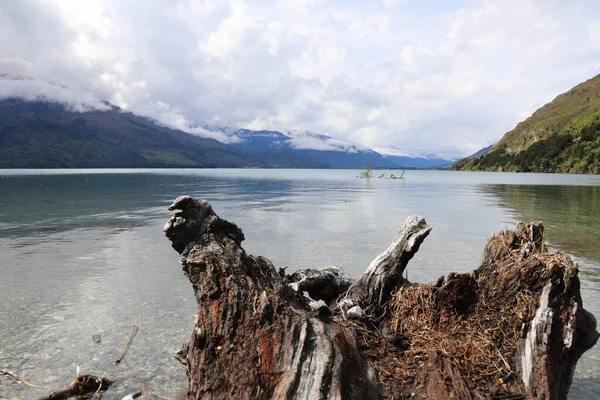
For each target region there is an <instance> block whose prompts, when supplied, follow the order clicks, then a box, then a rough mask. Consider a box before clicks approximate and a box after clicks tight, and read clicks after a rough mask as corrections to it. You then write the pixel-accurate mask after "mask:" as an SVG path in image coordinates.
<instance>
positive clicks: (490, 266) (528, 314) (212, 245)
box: [165, 196, 599, 400]
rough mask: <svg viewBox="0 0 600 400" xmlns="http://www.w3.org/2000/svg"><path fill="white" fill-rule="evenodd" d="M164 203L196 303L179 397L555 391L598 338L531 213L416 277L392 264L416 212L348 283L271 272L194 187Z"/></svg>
mask: <svg viewBox="0 0 600 400" xmlns="http://www.w3.org/2000/svg"><path fill="white" fill-rule="evenodd" d="M169 209H170V210H180V211H179V212H177V213H176V214H175V215H173V217H171V219H170V220H169V221H168V222H167V224H166V225H165V233H166V235H167V237H168V238H169V239H170V240H171V242H172V244H173V248H174V249H175V250H177V251H178V252H179V253H180V254H181V255H182V257H181V264H182V266H183V271H184V274H185V275H186V276H187V277H188V278H189V280H190V282H191V283H192V285H193V288H194V293H195V295H196V300H197V302H198V312H197V314H196V321H195V324H194V330H193V333H192V336H191V338H190V340H189V342H188V343H187V348H184V349H182V351H181V352H180V356H182V357H185V360H186V364H187V374H188V380H189V393H188V398H189V399H211V400H216V399H230V398H236V399H251V398H252V399H255V398H256V399H283V398H286V399H292V398H293V399H326V398H327V399H366V398H368V399H378V398H389V399H393V398H395V399H401V398H415V397H416V398H429V399H432V398H435V399H442V398H460V399H485V398H488V399H519V398H527V399H529V398H542V397H543V398H546V399H564V398H566V394H567V392H568V388H569V385H570V383H571V379H572V376H573V371H574V369H575V364H576V362H577V360H578V358H579V357H580V356H581V354H583V352H585V351H586V350H587V349H589V348H590V347H592V346H593V345H594V344H595V343H596V341H597V340H598V336H599V335H598V332H596V330H595V328H596V321H595V319H594V317H593V316H592V315H591V314H590V313H588V312H587V311H585V310H584V309H583V305H582V302H581V295H580V292H579V280H578V278H577V265H576V264H575V263H573V262H572V261H571V260H570V258H568V257H566V256H564V255H562V254H560V253H546V252H545V249H544V246H543V243H542V242H543V239H542V238H543V236H544V235H543V226H542V225H541V224H540V223H534V224H527V225H525V224H519V225H518V226H517V229H516V230H515V231H503V232H501V233H500V234H499V235H498V236H493V237H492V238H491V239H490V241H489V242H488V245H487V246H486V248H485V251H484V258H483V262H482V265H481V267H479V268H478V269H477V270H476V271H475V272H474V273H473V274H450V275H449V276H448V277H446V278H441V279H440V280H439V281H438V283H437V284H436V285H418V284H411V283H410V282H408V281H406V280H405V279H404V278H403V277H402V272H403V271H404V269H405V268H406V265H407V263H408V261H409V260H410V259H411V258H412V256H413V255H414V253H415V252H416V251H417V250H418V248H419V245H420V244H421V243H422V241H423V240H424V239H425V237H426V236H427V235H428V234H429V232H430V230H431V228H430V227H429V226H428V225H427V224H426V223H425V220H424V219H423V218H422V217H411V218H409V219H407V221H406V222H405V223H404V225H403V226H402V228H401V230H400V232H399V234H398V236H397V238H396V239H395V240H394V242H393V243H392V245H391V246H390V248H388V250H386V251H385V252H384V253H382V254H381V255H380V256H379V257H377V258H376V259H375V260H374V261H373V263H371V265H370V266H369V268H368V269H367V271H366V272H365V274H364V275H363V276H362V277H361V278H360V279H359V280H358V281H357V282H352V281H351V280H348V279H346V278H344V277H343V274H342V273H341V272H340V271H339V269H331V268H329V269H327V270H322V271H317V270H307V271H299V272H296V273H294V274H291V275H287V276H281V275H280V274H278V273H277V271H276V270H275V268H274V267H273V265H272V264H271V263H270V262H269V261H268V260H267V259H265V258H262V257H253V256H250V255H248V254H246V252H245V251H244V250H243V248H242V247H241V242H242V241H243V240H244V235H243V233H242V231H241V230H240V229H239V228H238V227H237V226H236V225H235V224H233V223H230V222H227V221H225V220H223V219H221V218H219V217H218V216H217V215H216V214H215V213H214V211H213V210H212V208H211V206H210V204H209V203H208V202H206V201H204V200H197V199H194V198H191V197H188V196H182V197H179V198H177V199H176V200H175V202H174V203H173V204H172V205H171V207H169ZM282 275H285V274H282ZM348 287H349V289H348Z"/></svg>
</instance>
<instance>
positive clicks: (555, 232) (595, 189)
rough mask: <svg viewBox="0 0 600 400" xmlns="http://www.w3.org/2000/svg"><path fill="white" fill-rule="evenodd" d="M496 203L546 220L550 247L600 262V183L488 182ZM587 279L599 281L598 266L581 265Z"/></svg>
mask: <svg viewBox="0 0 600 400" xmlns="http://www.w3.org/2000/svg"><path fill="white" fill-rule="evenodd" d="M487 189H488V190H489V191H490V192H491V193H493V194H494V195H495V196H497V197H498V204H499V205H500V206H501V207H504V208H506V209H508V210H513V212H514V213H515V214H516V216H515V217H516V218H518V219H520V220H523V221H533V220H540V221H543V222H545V224H546V228H547V240H548V242H549V244H550V245H551V246H552V247H555V248H557V249H560V250H563V251H566V252H568V253H570V254H573V255H575V256H576V257H579V258H582V259H583V260H584V264H591V265H594V266H598V265H600V246H598V243H600V228H599V227H600V187H599V186H537V185H528V186H521V185H489V186H487ZM582 273H584V274H586V276H587V278H588V279H593V280H595V281H600V269H599V268H582Z"/></svg>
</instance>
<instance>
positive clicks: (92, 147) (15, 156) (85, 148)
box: [0, 97, 445, 168]
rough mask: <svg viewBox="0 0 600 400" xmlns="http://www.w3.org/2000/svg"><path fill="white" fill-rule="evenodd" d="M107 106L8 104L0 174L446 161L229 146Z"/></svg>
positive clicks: (339, 148)
mask: <svg viewBox="0 0 600 400" xmlns="http://www.w3.org/2000/svg"><path fill="white" fill-rule="evenodd" d="M104 108H105V109H104V110H98V109H95V110H91V111H90V110H88V111H84V112H80V111H75V110H73V109H72V108H70V107H69V106H67V105H64V104H62V103H58V102H53V101H47V100H43V101H42V100H36V101H30V100H23V99H21V98H18V97H9V98H6V99H4V100H0V168H167V167H194V168H210V167H222V168H226V167H229V168H239V167H262V168H364V167H365V166H366V165H367V164H371V166H372V167H374V168H377V167H379V168H397V167H403V166H416V167H423V166H425V167H428V166H430V165H429V164H427V163H430V164H434V165H435V164H436V163H437V165H439V164H443V163H445V160H436V159H431V160H430V159H419V158H414V159H413V158H408V157H406V158H403V159H402V160H400V159H395V158H394V157H389V156H383V155H381V154H379V153H377V152H375V151H373V150H368V149H358V148H356V147H355V146H353V145H352V144H350V143H347V142H344V141H340V140H336V139H332V138H330V137H329V136H326V135H319V134H312V133H310V132H306V131H304V132H287V133H282V132H277V131H250V130H247V129H238V130H232V129H229V128H224V130H220V131H221V133H225V134H227V135H229V136H231V137H232V139H233V136H235V140H232V144H225V143H222V142H219V141H217V140H213V139H206V138H201V137H198V136H194V135H191V134H188V133H186V132H182V131H179V130H174V129H170V128H167V127H165V126H162V125H160V124H158V123H157V122H156V121H153V120H151V119H148V118H144V117H140V116H137V115H134V114H132V113H130V112H125V111H123V110H121V109H119V108H118V107H115V106H112V105H110V104H109V103H104ZM421 164H423V165H421Z"/></svg>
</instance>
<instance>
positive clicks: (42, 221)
mask: <svg viewBox="0 0 600 400" xmlns="http://www.w3.org/2000/svg"><path fill="white" fill-rule="evenodd" d="M87 172H88V171H84V172H78V171H67V172H65V171H59V172H58V173H54V174H53V173H49V172H48V173H47V172H44V171H42V172H40V173H39V174H38V173H37V172H31V173H27V174H19V173H18V172H11V173H10V174H6V176H0V193H1V196H0V265H1V266H2V268H0V289H1V290H0V305H1V307H0V338H2V346H0V366H3V367H7V368H10V369H13V370H15V371H21V372H23V371H24V372H25V373H26V376H25V377H26V378H32V379H33V380H35V378H40V379H41V378H43V379H44V382H41V383H47V384H50V385H54V386H57V385H58V386H60V385H62V384H64V383H65V382H66V383H68V382H69V381H70V380H71V379H72V377H73V373H74V370H75V365H76V364H79V365H81V366H82V367H83V368H84V369H85V370H86V371H87V372H91V373H96V374H106V375H107V376H110V377H114V376H116V375H119V374H122V373H123V372H124V371H123V370H122V369H119V368H118V367H115V366H114V364H113V363H112V361H113V360H114V357H116V355H117V354H118V352H119V351H120V349H121V348H122V346H123V343H124V341H125V340H126V338H127V337H128V335H129V332H130V329H131V325H132V324H133V323H136V324H137V325H138V326H139V327H140V333H139V334H138V335H139V336H138V338H136V341H135V342H134V346H132V349H131V351H130V353H129V354H130V356H129V357H131V361H132V364H133V365H134V366H135V368H137V372H138V374H139V375H140V376H142V377H143V379H145V380H146V381H147V382H150V383H151V384H152V385H154V386H155V387H156V388H157V389H159V392H161V393H162V394H166V395H169V396H171V397H176V396H177V395H178V393H179V392H178V391H179V390H180V389H181V388H182V387H183V386H184V385H185V375H184V371H183V369H182V368H180V367H179V366H178V365H177V363H176V361H174V360H173V358H172V356H171V354H172V352H173V351H175V350H177V349H178V347H179V344H180V342H182V341H183V340H185V339H186V338H187V336H188V334H189V330H190V327H191V325H192V323H193V314H194V310H195V306H194V299H193V296H192V290H191V287H190V285H189V283H188V282H186V280H185V279H184V277H183V275H182V273H181V270H180V266H179V265H178V263H177V256H176V254H175V253H174V252H173V251H172V250H171V249H170V248H169V245H168V243H167V242H166V240H165V238H164V237H163V234H162V226H163V224H164V222H165V220H166V218H168V216H169V212H168V211H167V210H166V207H167V205H168V204H170V202H171V201H172V200H173V199H174V198H175V197H176V196H178V195H181V194H189V195H193V196H197V197H202V198H206V199H208V200H210V201H211V203H212V205H213V207H214V209H215V211H216V212H217V213H218V214H219V215H220V216H222V217H224V218H226V219H228V220H231V221H233V222H235V223H236V224H238V226H240V227H241V228H242V229H243V231H244V233H245V236H246V238H247V240H246V242H244V247H245V248H246V250H247V251H248V252H250V253H252V254H260V255H263V256H266V257H268V258H270V259H271V260H272V261H273V262H274V264H275V265H276V267H283V266H289V267H290V270H293V269H296V268H309V267H321V266H327V265H338V266H341V267H343V268H344V269H345V270H346V271H348V272H349V273H350V274H352V275H354V276H358V275H360V274H361V273H362V272H363V271H364V270H365V268H366V266H367V265H368V264H369V263H370V261H371V260H372V259H373V258H374V257H375V256H376V255H377V254H379V253H380V252H381V251H383V250H384V249H385V248H386V247H387V245H388V244H389V243H390V242H391V240H392V239H393V238H394V236H395V235H396V233H397V231H398V228H399V227H400V225H401V224H402V222H403V221H404V219H405V218H406V217H407V216H409V215H423V216H425V217H426V219H427V222H428V223H429V224H430V225H432V226H433V231H432V232H431V234H430V236H429V237H428V238H427V239H426V241H425V242H424V244H423V245H422V246H421V250H420V251H419V252H418V253H417V254H416V256H415V257H414V258H413V260H412V261H411V263H410V265H409V268H408V274H409V279H411V280H413V281H420V282H430V281H434V280H435V279H437V277H439V276H440V275H446V274H448V273H450V272H454V271H458V272H467V271H471V270H473V269H475V268H477V266H478V263H479V258H480V255H481V251H482V249H483V246H484V244H485V242H486V240H487V238H488V237H489V235H490V234H491V233H494V232H497V231H498V230H499V229H501V228H502V227H504V226H509V227H512V226H514V223H515V222H516V221H517V220H524V221H529V220H534V219H539V220H542V221H544V222H545V223H546V226H547V227H548V228H549V229H548V239H549V240H550V242H551V244H552V245H553V246H556V247H557V248H560V249H563V250H565V251H567V252H569V253H570V254H574V255H575V256H577V257H581V259H582V260H583V262H582V277H583V291H584V301H585V305H586V308H588V309H589V310H590V311H592V312H594V313H595V314H596V315H600V304H599V301H598V300H596V298H597V297H598V296H597V292H594V291H595V290H598V288H599V284H598V282H599V281H600V275H599V274H598V270H599V268H598V265H600V250H599V249H598V247H597V243H598V239H600V238H599V237H598V234H599V233H598V230H597V229H596V227H597V226H600V220H599V219H600V212H599V211H600V210H598V207H600V206H599V203H598V200H599V199H598V197H599V196H600V194H599V192H600V189H599V188H598V186H594V184H599V183H600V180H599V179H596V178H597V177H589V176H585V177H572V176H568V177H565V176H561V175H556V176H548V175H532V174H467V173H448V172H437V171H410V172H409V173H408V176H407V179H406V180H402V181H398V180H384V179H356V171H343V170H341V171H335V170H333V171H316V170H308V171H306V170H287V171H285V170H268V171H265V170H217V171H214V170H200V171H198V170H187V171H178V170H164V171H156V170H154V171H145V172H142V173H140V172H137V173H131V172H129V171H125V172H123V171H120V172H118V173H113V172H110V173H107V172H98V171H94V172H93V173H87ZM386 173H387V174H389V173H390V172H389V171H388V172H386ZM489 182H497V183H495V184H490V183H489ZM552 182H555V184H554V185H551V183H552ZM573 182H575V183H577V182H579V183H580V184H582V185H588V186H585V187H580V186H564V185H569V184H572V183H573ZM509 183H510V184H509ZM532 183H544V184H546V186H540V185H531V184H532ZM557 184H559V185H562V186H557ZM592 292H594V295H591V294H590V293H592ZM97 333H100V334H101V335H102V338H103V339H102V344H101V345H96V344H95V343H93V341H92V340H91V335H93V334H97ZM582 361H583V362H582V363H580V365H579V366H578V370H577V377H578V378H579V379H583V378H586V377H588V378H591V379H590V380H586V381H577V382H581V385H578V383H577V382H576V383H575V387H574V390H575V391H577V390H579V392H575V394H574V395H573V396H574V397H573V398H586V396H587V394H589V393H591V392H590V390H591V391H594V390H597V389H598V387H599V385H598V376H599V375H600V371H599V369H600V368H599V367H598V365H600V360H599V359H598V352H596V350H594V351H593V352H591V353H587V354H586V356H585V359H584V360H582ZM38 382H40V381H39V380H38ZM133 384H134V383H133ZM128 389H131V388H130V387H126V386H123V387H120V388H119V390H122V391H127V390H128ZM0 393H2V394H3V395H4V396H6V397H8V398H9V399H12V398H15V399H16V398H26V397H27V396H26V395H25V393H29V392H27V391H25V389H23V388H22V387H20V386H18V385H13V384H12V383H10V382H6V381H5V380H0ZM5 393H8V394H5ZM577 393H585V394H586V395H585V396H584V395H581V394H577ZM111 396H112V397H111ZM34 397H36V396H34ZM121 397H122V396H120V397H119V396H118V395H117V394H110V393H109V394H107V395H106V396H105V397H104V398H106V399H108V400H111V399H113V398H114V399H117V398H118V399H120V398H121Z"/></svg>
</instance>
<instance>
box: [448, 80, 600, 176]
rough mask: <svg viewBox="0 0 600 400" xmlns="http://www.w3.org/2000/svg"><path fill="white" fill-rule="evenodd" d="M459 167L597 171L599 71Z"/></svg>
mask: <svg viewBox="0 0 600 400" xmlns="http://www.w3.org/2000/svg"><path fill="white" fill-rule="evenodd" d="M453 169H460V170H487V171H520V172H573V173H600V75H598V76H596V77H594V78H592V79H590V80H588V81H586V82H584V83H582V84H580V85H577V86H575V87H574V88H573V89H571V90H569V91H568V92H566V93H563V94H561V95H560V96H558V97H556V98H555V99H554V100H553V101H552V102H550V103H548V104H546V105H544V106H543V107H541V108H540V109H539V110H537V111H536V112H534V113H533V115H532V116H531V117H529V118H527V119H526V120H525V121H523V122H521V123H519V124H518V125H517V126H516V127H515V129H513V130H512V131H510V132H507V133H506V134H505V135H504V137H502V139H501V140H500V141H499V142H498V143H496V144H495V145H494V147H493V148H492V150H491V151H490V152H489V153H488V154H486V155H483V156H480V157H476V158H472V159H463V160H461V161H459V162H458V163H456V164H455V165H454V166H453Z"/></svg>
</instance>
